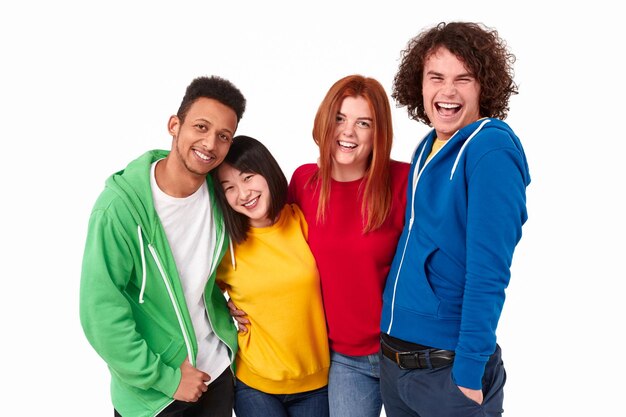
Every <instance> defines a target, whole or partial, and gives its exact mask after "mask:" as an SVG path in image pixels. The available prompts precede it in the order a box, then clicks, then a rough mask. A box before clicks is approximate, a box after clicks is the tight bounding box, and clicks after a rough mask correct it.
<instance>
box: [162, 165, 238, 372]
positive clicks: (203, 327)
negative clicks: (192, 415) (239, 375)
mask: <svg viewBox="0 0 626 417" xmlns="http://www.w3.org/2000/svg"><path fill="white" fill-rule="evenodd" d="M157 162H158V161H157ZM157 162H154V163H153V164H152V168H151V170H150V185H151V187H152V198H153V200H154V207H155V208H156V212H157V214H158V215H159V219H161V224H162V225H163V227H164V228H165V235H166V236H167V240H168V242H169V244H170V248H171V249H172V253H173V255H174V260H175V261H176V267H177V268H178V275H179V276H180V280H181V283H182V286H183V291H184V293H185V300H186V302H187V308H188V309H189V314H190V316H191V320H192V323H193V328H194V331H195V333H196V340H197V341H198V356H197V358H196V363H195V366H196V368H198V369H200V370H201V371H204V372H206V373H207V374H209V375H210V376H211V381H214V380H215V379H217V377H218V376H219V375H220V374H221V373H222V372H223V371H224V370H225V369H226V368H227V367H228V366H229V365H230V358H229V356H228V348H227V347H226V345H225V344H224V343H222V342H221V341H220V340H219V338H218V337H217V335H216V334H215V333H214V332H213V329H212V327H211V323H210V322H209V319H208V317H207V313H206V308H205V305H204V287H205V286H206V283H207V280H208V278H209V273H210V268H211V267H210V265H211V263H212V260H213V259H212V257H213V250H214V247H215V225H214V224H213V215H212V213H211V201H210V197H209V192H208V190H207V183H206V182H203V183H202V186H201V187H200V188H198V190H197V191H196V192H195V193H193V194H192V195H190V196H189V197H184V198H176V197H172V196H170V195H167V194H165V193H164V192H163V191H162V190H161V189H160V188H159V186H158V185H157V182H156V179H155V176H154V170H155V166H156V164H157ZM211 381H209V383H210V382H211Z"/></svg>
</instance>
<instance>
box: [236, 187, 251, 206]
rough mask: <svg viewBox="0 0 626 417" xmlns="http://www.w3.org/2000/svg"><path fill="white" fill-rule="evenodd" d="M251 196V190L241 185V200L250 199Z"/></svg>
mask: <svg viewBox="0 0 626 417" xmlns="http://www.w3.org/2000/svg"><path fill="white" fill-rule="evenodd" d="M249 198H250V190H248V189H247V188H246V187H239V200H240V201H242V202H244V203H245V202H246V201H248V200H249Z"/></svg>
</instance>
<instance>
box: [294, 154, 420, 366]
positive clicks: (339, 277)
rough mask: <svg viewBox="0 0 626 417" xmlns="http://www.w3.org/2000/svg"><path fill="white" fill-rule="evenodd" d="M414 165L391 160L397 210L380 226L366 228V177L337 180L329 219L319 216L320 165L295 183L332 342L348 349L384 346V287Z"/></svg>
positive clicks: (303, 170)
mask: <svg viewBox="0 0 626 417" xmlns="http://www.w3.org/2000/svg"><path fill="white" fill-rule="evenodd" d="M409 167H410V165H409V164H407V163H404V162H398V161H392V163H391V190H392V196H393V197H392V205H391V212H390V214H389V216H388V217H387V219H386V221H385V223H384V224H383V225H382V226H381V227H380V228H379V229H377V230H375V231H372V232H368V233H366V234H363V224H364V222H363V218H362V216H361V203H362V201H363V198H362V190H361V189H360V188H359V187H361V184H362V182H363V180H362V179H360V180H356V181H349V182H338V181H334V180H333V181H332V183H331V191H330V199H329V205H328V209H327V211H326V219H325V221H324V223H322V224H320V223H318V222H317V203H318V199H319V188H320V187H315V184H310V183H309V179H310V178H311V176H313V175H314V174H315V173H316V172H317V170H318V167H317V165H316V164H305V165H302V166H300V167H299V168H297V169H296V170H295V172H294V173H293V176H292V177H291V182H290V183H289V201H290V202H294V203H297V204H298V206H300V208H301V209H302V212H303V213H304V216H305V218H306V220H307V223H308V226H309V246H310V247H311V252H313V256H314V257H315V260H316V262H317V267H318V269H319V272H320V280H321V285H322V297H323V299H324V310H325V313H326V321H327V324H328V338H329V343H330V348H331V349H332V350H334V351H336V352H339V353H342V354H344V355H351V356H362V355H370V354H374V353H376V352H378V348H379V334H380V313H381V306H382V293H383V288H384V286H385V281H386V279H387V274H388V273H389V269H390V266H391V261H392V260H393V255H394V253H395V251H396V244H397V242H398V238H399V237H400V233H401V232H402V227H403V225H404V210H405V206H406V196H407V181H408V172H409Z"/></svg>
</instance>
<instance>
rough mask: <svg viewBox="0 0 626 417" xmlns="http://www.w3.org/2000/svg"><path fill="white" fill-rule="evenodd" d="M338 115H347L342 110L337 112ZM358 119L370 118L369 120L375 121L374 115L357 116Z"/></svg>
mask: <svg viewBox="0 0 626 417" xmlns="http://www.w3.org/2000/svg"><path fill="white" fill-rule="evenodd" d="M337 114H338V115H340V116H343V117H346V115H345V114H344V113H342V112H340V111H338V112H337ZM357 119H358V120H369V121H374V118H373V117H367V116H357Z"/></svg>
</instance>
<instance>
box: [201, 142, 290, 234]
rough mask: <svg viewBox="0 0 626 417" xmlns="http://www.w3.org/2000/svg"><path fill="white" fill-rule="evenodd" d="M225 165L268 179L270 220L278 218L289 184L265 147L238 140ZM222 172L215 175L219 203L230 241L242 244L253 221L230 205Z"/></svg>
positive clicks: (232, 146)
mask: <svg viewBox="0 0 626 417" xmlns="http://www.w3.org/2000/svg"><path fill="white" fill-rule="evenodd" d="M222 163H223V164H228V165H230V166H232V167H233V168H235V169H237V170H239V171H241V172H249V173H253V174H257V175H261V176H262V177H263V178H265V181H267V185H268V188H269V192H270V207H269V213H268V217H269V218H270V219H276V218H278V215H279V214H280V212H281V210H282V209H283V207H284V206H285V203H286V202H287V186H288V183H287V178H286V177H285V174H284V173H283V171H282V169H280V165H278V162H276V159H274V157H273V156H272V154H271V152H270V151H269V150H268V149H267V148H266V147H265V145H263V144H262V143H261V142H259V141H258V140H257V139H254V138H252V137H250V136H243V135H239V136H235V137H234V138H233V143H232V144H231V145H230V149H229V151H228V154H227V155H226V158H225V159H224V162H222ZM218 170H219V167H218V168H217V169H214V170H212V171H211V176H212V177H213V184H214V187H215V191H216V192H215V194H216V195H217V202H218V204H219V206H220V208H221V209H222V213H223V214H224V222H225V223H226V230H227V231H228V234H229V235H230V238H231V239H232V240H233V242H235V243H241V242H243V241H245V240H246V238H247V236H248V230H249V229H250V219H249V218H248V217H247V216H245V215H243V214H241V213H238V212H236V211H235V210H233V208H232V207H230V205H229V204H228V201H227V200H226V195H225V194H224V188H223V187H222V184H220V180H219V178H218V175H217V171H218Z"/></svg>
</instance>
